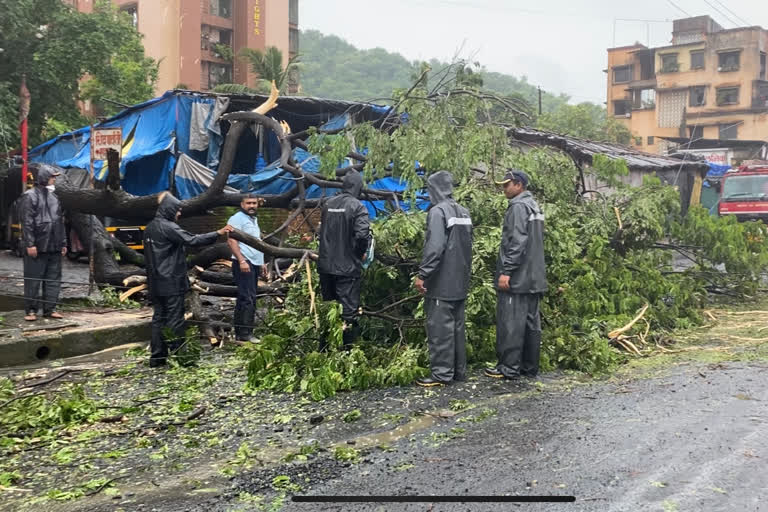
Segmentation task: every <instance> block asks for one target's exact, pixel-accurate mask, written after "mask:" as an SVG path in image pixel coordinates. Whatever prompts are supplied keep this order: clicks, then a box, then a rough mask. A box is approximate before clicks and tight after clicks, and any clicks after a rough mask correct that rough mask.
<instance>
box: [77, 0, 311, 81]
mask: <svg viewBox="0 0 768 512" xmlns="http://www.w3.org/2000/svg"><path fill="white" fill-rule="evenodd" d="M67 1H68V3H70V4H72V5H73V6H74V7H75V8H77V9H79V10H80V11H83V12H91V11H92V10H93V3H94V0H67ZM112 1H113V3H115V4H116V5H117V6H118V7H119V8H120V9H121V10H124V11H126V12H128V13H129V14H131V15H132V16H133V19H134V23H135V24H136V27H137V28H138V30H139V32H141V33H142V34H143V35H144V49H145V52H146V54H147V55H148V56H150V57H152V58H154V59H155V60H157V61H158V62H159V63H160V76H159V80H158V82H157V90H156V92H157V93H158V94H161V93H162V92H165V91H167V90H169V89H175V88H177V87H179V86H181V87H183V88H187V89H191V90H202V91H205V90H209V89H213V88H214V87H216V85H218V84H221V83H239V84H245V85H249V86H252V87H253V86H255V85H256V80H257V79H258V77H257V76H256V75H254V74H253V73H252V72H251V71H250V68H249V65H248V63H247V62H246V61H245V60H244V59H241V58H239V57H238V56H237V55H238V53H239V52H240V50H241V49H243V48H253V49H261V50H263V49H265V48H266V47H268V46H276V47H277V48H279V49H280V50H281V51H282V52H283V65H285V64H287V62H288V59H289V58H290V57H291V56H293V55H296V54H297V53H298V51H299V1H298V0H112ZM297 89H298V78H297V77H292V79H291V82H290V84H289V90H290V92H296V91H297Z"/></svg>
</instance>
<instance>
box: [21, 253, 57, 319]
mask: <svg viewBox="0 0 768 512" xmlns="http://www.w3.org/2000/svg"><path fill="white" fill-rule="evenodd" d="M24 278H25V279H24V299H25V303H26V304H25V306H24V309H25V310H26V312H27V314H29V313H37V312H39V311H41V310H42V311H43V314H45V315H50V314H51V313H53V312H54V311H55V310H56V305H57V304H58V302H59V292H60V291H61V253H60V252H40V253H38V254H37V258H32V257H30V256H29V255H26V254H25V255H24ZM41 286H42V288H43V296H42V299H41V298H40V287H41Z"/></svg>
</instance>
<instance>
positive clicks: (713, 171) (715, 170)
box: [704, 163, 731, 187]
mask: <svg viewBox="0 0 768 512" xmlns="http://www.w3.org/2000/svg"><path fill="white" fill-rule="evenodd" d="M729 170H731V166H730V165H720V164H712V163H710V164H709V171H707V176H706V179H707V180H709V179H714V180H717V179H719V178H721V177H722V176H723V175H724V174H725V173H726V172H728V171H729ZM707 180H704V186H705V187H711V186H712V185H711V184H710V183H709V182H708V181H707Z"/></svg>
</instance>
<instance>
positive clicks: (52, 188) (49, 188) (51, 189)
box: [45, 185, 56, 192]
mask: <svg viewBox="0 0 768 512" xmlns="http://www.w3.org/2000/svg"><path fill="white" fill-rule="evenodd" d="M45 188H47V189H48V190H50V191H51V192H53V191H54V190H56V185H46V186H45Z"/></svg>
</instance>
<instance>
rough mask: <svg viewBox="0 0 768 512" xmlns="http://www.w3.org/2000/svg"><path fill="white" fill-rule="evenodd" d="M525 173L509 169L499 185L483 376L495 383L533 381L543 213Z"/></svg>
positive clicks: (543, 275)
mask: <svg viewBox="0 0 768 512" xmlns="http://www.w3.org/2000/svg"><path fill="white" fill-rule="evenodd" d="M528 182H529V179H528V175H527V174H526V173H524V172H523V171H518V170H510V171H509V172H508V173H507V174H506V176H505V177H504V179H503V180H502V181H501V182H499V184H500V185H503V186H504V195H505V196H506V197H507V199H509V206H508V207H507V212H506V214H505V215H504V228H503V230H502V234H501V247H500V248H499V257H498V260H497V263H496V277H495V280H496V290H497V303H496V354H497V356H498V359H499V362H498V364H497V365H496V367H495V368H487V369H486V370H485V374H486V375H487V376H488V377H493V378H497V379H517V378H519V377H520V376H521V375H522V376H526V377H535V376H536V375H537V374H538V372H539V351H540V348H541V316H540V314H539V301H540V300H541V296H542V295H543V294H544V293H545V292H546V291H547V269H546V265H545V263H544V214H543V213H542V212H541V208H540V207H539V204H538V203H537V202H536V200H535V199H534V198H533V195H532V194H531V193H530V192H529V191H528V190H527V189H528Z"/></svg>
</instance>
